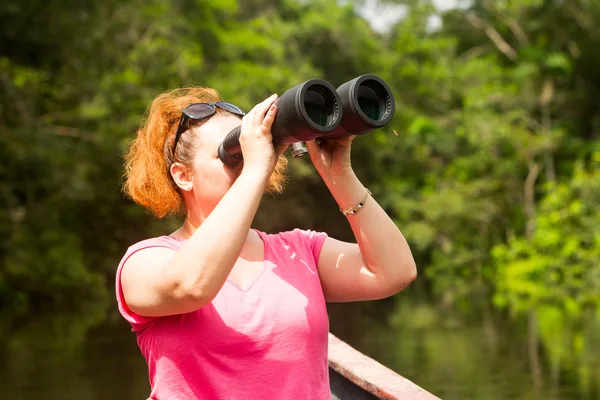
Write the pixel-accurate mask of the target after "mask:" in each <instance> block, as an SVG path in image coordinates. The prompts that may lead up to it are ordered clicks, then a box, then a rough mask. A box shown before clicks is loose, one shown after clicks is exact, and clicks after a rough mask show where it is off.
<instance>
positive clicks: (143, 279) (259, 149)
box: [121, 97, 277, 316]
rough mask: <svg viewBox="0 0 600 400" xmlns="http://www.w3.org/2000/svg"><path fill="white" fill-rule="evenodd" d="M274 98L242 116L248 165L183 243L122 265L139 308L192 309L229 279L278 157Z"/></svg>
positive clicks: (128, 295) (128, 297) (153, 312)
mask: <svg viewBox="0 0 600 400" xmlns="http://www.w3.org/2000/svg"><path fill="white" fill-rule="evenodd" d="M274 101H275V98H273V97H271V98H269V99H267V100H265V101H264V102H263V103H261V104H259V105H257V106H256V107H255V108H254V109H253V111H251V112H250V113H249V114H248V115H247V116H245V117H244V120H243V121H242V137H241V139H240V144H241V146H242V151H243V154H244V169H243V171H242V173H241V174H240V176H239V177H238V178H237V179H236V181H235V182H234V183H233V185H232V186H231V188H230V189H229V190H228V191H227V193H226V194H225V195H224V196H223V198H222V199H221V200H220V202H219V203H218V204H217V206H216V207H215V208H214V209H213V210H212V212H211V213H210V215H209V216H208V217H207V218H206V219H205V220H204V221H203V222H202V224H201V225H200V226H199V227H198V228H197V229H196V231H195V232H194V233H193V234H192V235H191V237H190V238H189V239H188V240H187V241H186V242H185V243H184V244H183V245H182V247H181V249H180V250H179V251H178V252H174V251H172V250H169V249H164V248H150V249H145V250H141V251H139V252H137V253H136V254H134V255H132V256H131V257H130V258H129V260H128V261H127V262H126V263H125V265H124V266H123V270H122V273H121V282H122V288H123V295H124V297H125V301H126V303H127V306H128V307H129V308H130V309H131V310H132V311H134V312H135V313H137V314H140V315H144V316H163V315H172V314H180V313H186V312H191V311H194V310H197V309H199V308H201V307H203V306H204V305H206V304H208V303H209V302H210V301H212V299H213V298H214V297H215V296H216V295H217V293H218V292H219V290H220V289H221V287H222V286H223V284H224V283H225V281H226V279H227V277H228V275H229V273H230V272H231V270H232V268H233V266H234V265H235V262H236V261H237V258H238V257H239V254H240V252H241V250H242V248H243V246H244V243H245V241H246V239H247V237H248V232H249V231H250V226H251V224H252V220H253V219H254V216H255V214H256V211H257V209H258V206H259V203H260V200H261V197H262V195H263V193H264V190H265V187H266V185H267V182H268V179H269V177H270V175H271V172H272V171H273V168H274V166H275V163H276V161H277V154H275V151H274V149H273V145H272V142H271V133H270V129H271V124H272V122H273V119H274V116H275V112H276V110H275V109H274V108H271V109H269V107H270V106H271V104H272V102H274ZM267 110H269V111H268V114H267V115H266V116H265V112H267Z"/></svg>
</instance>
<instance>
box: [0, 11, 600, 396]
mask: <svg viewBox="0 0 600 400" xmlns="http://www.w3.org/2000/svg"><path fill="white" fill-rule="evenodd" d="M599 25H600V2H599V1H597V0H562V1H559V0H520V1H502V0H497V1H485V0H479V1H478V0H474V1H464V2H460V1H451V0H445V1H442V0H439V1H418V0H415V1H383V0H381V1H378V0H371V1H358V0H357V1H351V0H346V1H335V0H315V1H307V0H245V1H243V0H219V1H208V0H103V1H99V0H55V1H52V2H48V1H40V0H20V1H17V0H4V1H2V2H0V87H1V90H0V160H1V162H0V238H1V240H0V268H1V269H0V308H1V311H0V315H1V324H0V398H3V399H32V400H35V399H44V400H54V399H144V398H146V397H145V396H147V394H148V390H149V386H148V378H147V370H146V365H145V362H144V359H143V357H142V355H141V354H140V352H139V350H138V348H137V345H136V343H135V335H134V334H133V333H132V332H130V330H129V325H128V324H127V323H126V322H125V321H124V320H123V319H122V318H121V317H120V316H119V314H118V312H117V309H116V302H115V297H114V273H115V270H116V267H117V264H118V262H119V260H120V258H121V257H122V255H123V254H124V252H125V250H126V248H127V247H128V246H129V245H131V244H133V243H134V242H136V241H138V240H141V239H144V238H147V237H149V236H152V235H160V234H165V233H169V232H171V231H172V230H174V229H176V228H177V227H178V226H179V225H178V224H179V223H180V221H178V220H157V219H155V218H153V217H152V216H150V215H149V214H148V213H146V212H145V211H144V210H143V209H142V208H141V207H139V206H137V205H135V204H133V203H132V202H131V201H129V200H127V199H126V198H124V196H123V195H122V193H121V191H120V184H121V182H122V162H123V161H122V156H123V153H124V151H125V149H126V147H127V144H128V143H129V141H130V140H131V138H132V137H133V135H134V134H135V132H136V129H137V127H138V126H139V124H140V122H141V120H142V117H143V115H144V113H145V111H146V108H147V106H148V104H149V103H150V101H151V100H152V99H153V98H154V97H155V96H156V95H157V94H159V93H160V92H162V91H165V90H169V89H172V88H176V87H181V86H189V85H204V86H211V87H214V88H217V89H218V90H219V91H220V93H221V94H222V95H223V97H224V98H225V99H227V100H228V101H230V102H233V103H235V104H237V105H239V106H241V107H242V108H244V109H246V110H249V109H250V108H251V107H253V105H254V104H256V103H257V102H259V101H261V100H263V99H264V98H266V97H267V96H268V95H270V94H271V93H279V94H282V93H283V92H284V91H285V90H287V89H288V88H290V87H292V86H294V85H296V84H298V83H300V82H302V81H304V80H306V79H310V78H315V77H318V78H322V79H326V80H328V81H329V82H331V83H332V84H333V85H334V86H336V87H337V86H338V85H340V84H341V83H343V82H346V81H347V80H349V79H352V78H354V77H356V76H358V75H360V74H363V73H374V74H376V75H378V76H380V77H381V78H383V79H384V80H386V82H388V83H389V84H390V86H391V87H392V89H393V92H394V95H395V97H396V115H395V118H394V120H393V122H392V123H391V124H390V125H388V126H387V127H385V129H381V130H379V131H376V132H372V133H370V134H368V135H365V136H361V137H358V138H357V139H356V140H355V141H354V144H353V165H354V168H355V170H356V171H357V174H358V175H359V177H360V178H361V180H362V181H363V183H364V184H365V185H366V186H367V187H369V188H370V189H371V191H372V192H373V194H374V196H375V197H376V198H377V200H378V201H379V202H380V203H381V204H382V205H383V206H384V207H385V208H386V209H387V211H388V212H389V213H390V215H391V216H392V217H393V218H394V220H395V221H396V222H397V224H398V226H399V227H400V228H401V230H402V231H403V232H404V234H405V236H406V237H407V239H408V240H409V242H410V244H411V246H412V249H413V252H414V255H415V257H416V259H417V263H418V268H419V274H420V275H419V278H418V279H417V281H415V282H414V283H413V284H412V285H411V286H410V287H409V288H408V289H406V290H405V291H403V292H401V293H399V294H398V295H397V296H394V297H393V298H389V299H385V300H381V301H375V302H369V303H352V304H330V305H329V312H330V318H331V331H332V332H333V333H334V334H336V335H337V336H339V337H340V338H341V339H343V340H345V341H347V342H348V343H349V344H350V345H352V346H354V347H355V348H357V349H358V350H360V351H362V352H364V353H365V354H367V355H369V356H371V357H373V358H375V359H376V360H378V361H380V362H381V363H383V364H385V365H387V366H388V367H390V368H392V369H393V370H395V371H397V372H398V373H400V374H401V375H403V376H405V377H406V378H408V379H410V380H412V381H414V382H415V383H416V384H418V385H420V386H422V387H423V388H425V389H427V390H428V391H430V392H432V393H434V394H436V395H438V396H439V397H441V398H443V399H490V400H493V399H548V400H558V399H561V400H562V399H597V398H600V308H599V307H598V305H599V304H600V265H599V261H598V260H599V259H600V214H599V211H600V205H599V201H600V144H599V142H598V139H599V137H600V29H599V28H598V26H599ZM255 227H256V228H259V229H263V230H265V231H268V232H276V231H280V230H286V229H292V228H294V227H301V228H310V229H315V230H323V231H326V232H327V233H328V234H330V235H331V236H334V237H336V238H339V239H346V240H352V239H353V237H352V234H351V231H350V229H349V226H348V224H347V222H346V220H345V218H344V217H343V216H342V215H341V214H340V213H339V212H338V208H337V206H336V204H335V202H334V201H333V199H332V198H331V196H330V195H329V193H328V191H327V189H326V188H325V186H324V185H323V184H322V183H321V181H320V179H319V177H318V175H317V174H316V173H315V171H314V168H313V167H312V165H311V164H310V160H309V159H308V157H306V158H299V159H291V156H290V166H289V183H288V185H287V189H286V191H285V193H284V194H283V195H280V196H277V197H271V196H267V197H266V198H265V200H264V202H263V203H262V205H261V209H260V211H259V214H258V216H257V218H256V221H255Z"/></svg>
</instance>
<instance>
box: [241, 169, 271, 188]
mask: <svg viewBox="0 0 600 400" xmlns="http://www.w3.org/2000/svg"><path fill="white" fill-rule="evenodd" d="M270 176H271V174H270V173H269V171H268V169H267V168H266V167H265V166H264V165H252V164H244V167H243V168H242V172H241V173H240V176H239V178H241V179H242V180H244V181H249V182H251V183H253V184H257V185H260V184H265V185H266V184H267V182H268V181H269V177H270ZM239 178H238V179H239Z"/></svg>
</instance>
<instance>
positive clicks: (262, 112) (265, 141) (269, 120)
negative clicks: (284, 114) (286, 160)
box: [240, 94, 289, 176]
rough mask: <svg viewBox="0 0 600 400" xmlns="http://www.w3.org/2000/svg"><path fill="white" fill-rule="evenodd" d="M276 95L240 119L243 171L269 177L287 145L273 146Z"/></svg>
mask: <svg viewBox="0 0 600 400" xmlns="http://www.w3.org/2000/svg"><path fill="white" fill-rule="evenodd" d="M276 100H277V95H276V94H274V95H272V96H271V97H269V98H267V99H265V100H264V101H263V102H262V103H259V104H257V105H256V106H254V108H253V109H252V110H251V111H250V112H249V113H248V114H246V115H245V116H244V117H243V118H242V126H241V132H240V147H241V149H242V156H243V158H244V167H243V168H244V170H252V171H254V172H264V173H266V174H267V175H268V176H270V175H271V173H272V172H273V169H274V168H275V165H276V164H277V159H278V158H279V156H280V155H281V154H282V153H283V152H284V151H285V150H286V149H287V147H288V146H289V145H282V146H278V148H277V149H275V148H274V146H273V136H272V134H271V127H272V126H273V121H274V120H275V115H276V114H277V107H276V106H275V101H276Z"/></svg>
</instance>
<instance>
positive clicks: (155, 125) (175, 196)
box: [123, 87, 287, 218]
mask: <svg viewBox="0 0 600 400" xmlns="http://www.w3.org/2000/svg"><path fill="white" fill-rule="evenodd" d="M221 100H222V99H221V96H220V95H219V93H218V92H217V91H216V90H214V89H210V88H204V87H192V88H182V89H175V90H173V91H170V92H165V93H162V94H160V95H159V96H157V97H156V98H155V99H154V100H153V101H152V103H151V104H150V107H149V109H148V112H147V117H146V119H145V121H144V122H143V124H142V126H141V127H140V129H139V130H138V132H137V134H136V136H135V138H134V139H133V141H132V142H131V144H130V147H129V151H128V152H127V154H126V155H125V182H124V185H123V191H124V192H125V194H127V195H128V196H129V197H130V198H131V199H132V200H133V201H135V202H136V203H137V204H140V205H141V206H143V207H145V208H146V209H148V210H149V211H150V212H152V213H153V214H154V215H155V216H157V217H158V218H162V217H164V216H166V215H169V214H176V213H178V212H180V211H181V210H182V208H183V201H182V197H181V194H180V192H179V191H178V190H177V186H176V185H175V183H174V182H173V179H172V178H171V174H170V172H169V169H170V167H171V164H173V163H174V162H181V163H182V164H184V165H186V166H188V167H191V164H192V163H191V162H192V159H193V157H194V153H195V136H194V135H189V134H188V132H190V131H188V132H186V133H184V134H183V135H181V137H180V139H179V143H178V144H177V151H176V152H175V154H174V155H173V154H171V147H172V144H173V140H174V138H175V132H176V130H177V125H178V124H179V119H180V118H181V110H183V109H184V108H185V107H187V106H188V105H190V104H192V103H208V102H214V101H221ZM221 113H225V111H223V110H220V109H217V114H221ZM286 166H287V159H286V158H285V157H284V156H281V157H279V160H278V162H277V166H276V167H275V170H274V171H273V174H272V175H271V178H270V179H269V184H268V186H267V192H269V193H280V192H281V191H282V190H283V185H284V182H285V176H284V172H285V169H286Z"/></svg>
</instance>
